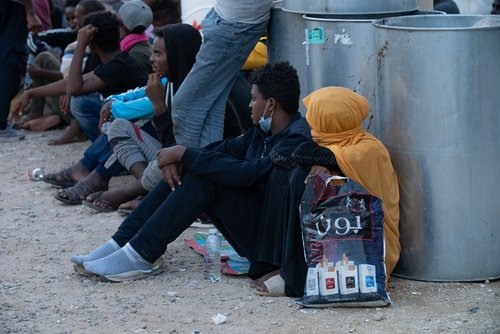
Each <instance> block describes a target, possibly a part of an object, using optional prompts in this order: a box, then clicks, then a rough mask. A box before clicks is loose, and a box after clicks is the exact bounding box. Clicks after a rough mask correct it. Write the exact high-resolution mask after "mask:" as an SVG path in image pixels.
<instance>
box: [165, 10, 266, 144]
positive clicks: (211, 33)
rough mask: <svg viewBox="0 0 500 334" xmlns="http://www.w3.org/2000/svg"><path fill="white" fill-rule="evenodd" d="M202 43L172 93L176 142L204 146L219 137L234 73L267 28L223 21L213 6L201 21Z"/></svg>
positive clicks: (264, 25)
mask: <svg viewBox="0 0 500 334" xmlns="http://www.w3.org/2000/svg"><path fill="white" fill-rule="evenodd" d="M202 26H203V44H202V45H201V48H200V51H199V52H198V55H197V56H196V63H195V64H194V66H193V68H192V70H191V71H190V72H189V74H188V76H187V77H186V79H185V80H184V82H183V83H182V85H181V86H180V87H179V89H178V91H177V92H176V94H175V95H174V99H173V107H172V121H173V129H174V136H175V141H176V143H177V144H182V145H186V146H189V147H203V146H205V145H208V144H210V143H212V142H214V141H218V140H221V139H222V136H223V132H224V112H225V106H226V101H227V98H228V96H229V92H230V90H231V87H232V86H233V83H234V80H235V78H236V75H237V74H238V73H239V70H240V69H241V66H242V65H243V64H244V63H245V61H246V59H247V57H248V55H249V54H250V52H251V51H252V50H253V48H254V46H255V44H256V43H257V41H258V40H259V38H260V37H261V36H262V34H263V33H264V32H265V31H266V28H267V21H265V22H261V23H258V24H245V23H238V22H229V21H226V20H223V19H222V18H221V17H220V16H219V15H218V14H217V13H216V12H215V11H214V10H213V9H212V10H211V11H210V12H208V14H207V16H206V17H205V19H204V20H203V23H202Z"/></svg>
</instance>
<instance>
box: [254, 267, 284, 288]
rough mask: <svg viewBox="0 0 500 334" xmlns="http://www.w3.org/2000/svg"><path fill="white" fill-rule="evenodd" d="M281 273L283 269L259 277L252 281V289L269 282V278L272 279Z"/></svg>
mask: <svg viewBox="0 0 500 334" xmlns="http://www.w3.org/2000/svg"><path fill="white" fill-rule="evenodd" d="M280 272H281V269H277V270H273V271H271V272H268V273H267V274H265V275H262V276H261V277H259V278H257V279H254V280H252V282H250V287H251V288H252V289H256V288H257V287H258V286H259V285H260V284H262V283H263V282H264V281H266V280H268V279H269V278H271V277H273V276H276V275H279V273H280Z"/></svg>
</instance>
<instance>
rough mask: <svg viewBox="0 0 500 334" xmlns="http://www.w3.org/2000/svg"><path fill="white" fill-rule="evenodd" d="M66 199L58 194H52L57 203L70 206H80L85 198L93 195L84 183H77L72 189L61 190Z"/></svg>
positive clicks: (92, 191)
mask: <svg viewBox="0 0 500 334" xmlns="http://www.w3.org/2000/svg"><path fill="white" fill-rule="evenodd" d="M62 191H64V193H66V196H67V197H68V198H65V197H62V196H61V195H60V194H59V192H56V193H55V194H54V198H55V199H57V200H58V201H61V202H64V203H66V204H70V205H76V204H81V203H82V201H83V200H84V199H85V198H87V196H88V195H92V194H93V193H95V191H94V190H92V188H90V187H89V185H88V184H87V183H85V182H84V181H79V182H78V183H77V184H75V185H74V186H73V187H70V188H66V189H62Z"/></svg>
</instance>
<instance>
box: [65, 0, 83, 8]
mask: <svg viewBox="0 0 500 334" xmlns="http://www.w3.org/2000/svg"><path fill="white" fill-rule="evenodd" d="M79 1H80V0H66V1H65V2H64V7H76V5H78V2H79Z"/></svg>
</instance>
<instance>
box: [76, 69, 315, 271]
mask: <svg viewBox="0 0 500 334" xmlns="http://www.w3.org/2000/svg"><path fill="white" fill-rule="evenodd" d="M251 82H252V84H253V85H252V100H251V102H250V109H251V113H252V119H253V124H254V128H253V129H250V130H248V131H247V132H246V133H245V134H244V135H242V136H239V137H236V138H232V139H228V140H225V141H222V142H217V143H213V144H210V145H208V146H207V147H205V148H204V149H193V148H189V147H185V146H182V145H175V146H172V147H168V148H164V149H162V150H160V151H159V153H158V166H159V167H160V168H161V169H162V172H163V175H164V181H163V182H160V183H159V184H158V185H157V186H156V187H155V188H154V189H153V190H152V191H151V192H150V193H149V194H148V195H147V196H146V197H145V198H144V199H143V201H142V202H141V204H139V206H138V207H137V208H136V209H135V210H134V211H133V212H132V213H131V214H130V216H129V217H128V218H126V219H125V220H124V221H123V223H122V224H121V226H120V227H119V228H118V231H117V232H116V233H115V234H114V235H113V237H112V239H111V240H109V241H107V242H106V243H104V244H103V245H102V246H100V247H99V248H97V249H96V250H94V251H93V252H91V253H90V254H88V255H85V256H74V257H73V258H72V259H71V260H72V262H74V263H75V269H76V270H77V272H79V273H81V274H96V275H100V276H103V277H105V278H107V279H109V280H113V281H123V280H131V279H139V278H144V277H146V276H149V275H153V274H156V273H159V272H160V271H161V270H162V269H163V267H164V261H163V258H162V255H163V253H164V252H165V251H166V249H167V245H168V244H169V243H171V242H172V241H174V240H175V239H176V238H177V237H178V236H179V235H180V234H181V233H182V232H183V231H184V230H185V229H186V228H188V227H189V226H190V225H191V223H192V222H193V221H194V220H196V218H197V217H199V216H200V214H201V213H203V212H205V213H207V214H208V215H209V216H210V218H211V219H212V221H213V222H214V224H215V226H216V227H217V228H218V230H219V231H220V232H221V233H222V234H223V235H224V236H225V238H226V239H227V240H228V241H229V243H230V244H231V245H232V246H233V247H234V248H235V249H236V251H237V252H238V253H239V254H240V255H241V256H245V257H247V258H248V259H249V261H250V262H251V263H252V262H253V261H254V259H255V256H254V255H255V250H256V248H257V245H256V242H257V240H258V234H259V231H258V227H259V223H260V218H261V214H262V207H263V202H264V200H263V199H264V195H265V188H266V185H267V181H268V177H269V174H270V172H271V170H273V168H274V165H273V163H272V161H271V157H270V155H272V151H273V150H285V149H288V150H292V149H293V148H294V147H296V146H297V145H298V144H300V143H303V142H306V141H307V140H309V139H310V130H309V126H308V125H307V123H306V122H305V120H304V119H303V118H302V117H301V115H300V114H299V113H298V112H297V110H298V103H299V95H300V87H299V81H298V77H297V72H296V71H295V69H294V68H293V67H291V66H290V65H289V64H288V63H279V64H274V65H273V64H267V65H265V66H263V67H262V68H260V69H259V70H257V71H256V72H254V73H253V74H252V76H251ZM273 201H275V203H276V206H280V205H282V203H283V199H282V198H274V199H273ZM265 273H266V272H260V273H254V274H255V275H256V276H258V275H263V274H265Z"/></svg>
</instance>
